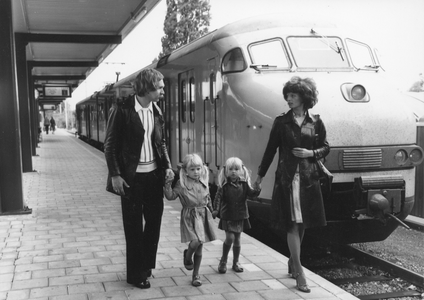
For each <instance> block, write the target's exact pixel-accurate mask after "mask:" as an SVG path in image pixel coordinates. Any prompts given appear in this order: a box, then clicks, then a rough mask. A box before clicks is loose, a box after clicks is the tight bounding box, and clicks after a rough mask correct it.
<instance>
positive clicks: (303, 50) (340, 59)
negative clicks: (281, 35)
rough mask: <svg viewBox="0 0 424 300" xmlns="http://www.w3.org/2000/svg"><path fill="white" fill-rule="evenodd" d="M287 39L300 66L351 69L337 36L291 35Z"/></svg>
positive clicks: (303, 67) (306, 67) (304, 67)
mask: <svg viewBox="0 0 424 300" xmlns="http://www.w3.org/2000/svg"><path fill="white" fill-rule="evenodd" d="M287 41H288V43H289V46H290V50H291V52H292V53H293V58H294V60H295V62H296V65H297V67H298V68H302V69H346V68H350V69H351V67H350V65H349V62H348V60H347V58H346V53H345V51H344V49H343V43H342V41H341V40H340V39H339V38H337V37H289V38H287Z"/></svg>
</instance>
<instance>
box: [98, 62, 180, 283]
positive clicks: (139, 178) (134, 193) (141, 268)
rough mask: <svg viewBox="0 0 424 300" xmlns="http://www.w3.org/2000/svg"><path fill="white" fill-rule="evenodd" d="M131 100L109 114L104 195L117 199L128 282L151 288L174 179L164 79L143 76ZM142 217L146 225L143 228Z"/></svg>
mask: <svg viewBox="0 0 424 300" xmlns="http://www.w3.org/2000/svg"><path fill="white" fill-rule="evenodd" d="M133 86H134V90H135V95H131V96H129V97H128V98H126V99H124V100H123V101H122V102H119V103H117V104H114V105H113V106H112V108H111V109H110V111H109V120H108V123H107V130H106V138H105V142H104V152H105V156H106V161H107V166H108V169H109V175H108V182H107V190H108V191H110V192H112V193H115V194H117V195H120V196H121V206H122V217H123V223H124V232H125V240H126V251H127V261H126V262H127V282H128V283H130V284H133V285H134V286H136V287H138V288H140V289H147V288H150V282H149V280H148V277H150V276H151V275H152V269H154V268H155V266H156V254H157V248H158V243H159V234H160V227H161V222H162V214H163V208H164V204H163V186H164V184H165V180H167V181H168V180H172V179H173V178H174V172H173V171H172V169H171V161H170V159H169V155H168V150H167V147H166V140H165V122H164V119H163V116H162V112H161V110H160V108H159V107H158V106H157V104H156V103H157V102H158V101H159V100H161V99H162V98H163V95H164V90H163V89H164V86H165V85H164V83H163V75H162V74H161V73H160V72H158V71H156V70H155V69H145V70H143V71H141V72H140V73H139V74H138V75H137V77H136V78H135V81H134V82H133ZM143 218H144V221H145V223H144V226H143Z"/></svg>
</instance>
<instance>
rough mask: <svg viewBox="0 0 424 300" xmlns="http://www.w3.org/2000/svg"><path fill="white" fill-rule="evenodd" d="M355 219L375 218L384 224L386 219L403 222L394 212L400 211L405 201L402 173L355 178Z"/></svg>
mask: <svg viewBox="0 0 424 300" xmlns="http://www.w3.org/2000/svg"><path fill="white" fill-rule="evenodd" d="M354 191H355V199H356V201H357V207H362V208H361V209H357V210H355V214H354V216H356V218H357V219H377V220H379V221H381V222H383V223H384V224H386V223H387V220H388V219H394V220H396V221H397V222H401V223H403V222H402V221H401V220H399V219H398V218H397V217H396V216H395V214H399V213H401V211H402V206H403V203H404V201H405V181H404V180H403V177H402V175H380V176H361V177H359V178H355V187H354ZM401 225H402V226H406V224H405V225H404V224H401Z"/></svg>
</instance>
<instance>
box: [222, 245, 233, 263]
mask: <svg viewBox="0 0 424 300" xmlns="http://www.w3.org/2000/svg"><path fill="white" fill-rule="evenodd" d="M233 248H234V247H233ZM230 249H231V245H227V244H226V243H225V242H224V243H223V244H222V257H221V261H224V262H227V259H228V253H229V252H230Z"/></svg>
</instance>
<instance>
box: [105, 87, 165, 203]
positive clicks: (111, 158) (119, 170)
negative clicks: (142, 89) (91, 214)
mask: <svg viewBox="0 0 424 300" xmlns="http://www.w3.org/2000/svg"><path fill="white" fill-rule="evenodd" d="M135 101H137V100H136V98H135V95H131V96H129V97H128V98H125V99H124V100H123V101H122V102H119V103H118V104H114V105H113V106H112V107H111V109H110V111H109V119H108V122H107V129H106V137H105V142H104V153H105V157H106V162H107V167H108V170H109V174H108V180H107V187H106V189H107V190H108V191H109V192H112V193H114V191H113V188H112V180H111V178H112V177H113V176H116V175H120V176H121V177H122V178H123V179H124V180H125V181H126V182H127V184H128V185H129V186H130V189H131V187H132V186H134V184H133V182H134V177H135V173H136V170H137V166H138V162H139V160H140V153H141V146H142V145H143V142H144V128H143V124H142V123H141V120H140V117H139V115H138V113H137V112H136V111H135ZM152 107H153V115H154V124H155V125H154V126H155V128H154V131H153V134H152V142H153V143H152V145H153V151H154V154H155V158H156V164H157V166H158V168H159V169H161V170H162V173H163V174H162V175H163V176H161V178H160V179H162V180H164V177H165V170H166V169H171V161H170V159H169V155H168V150H167V147H166V141H165V122H164V120H163V116H162V112H161V110H160V109H159V107H157V106H156V104H155V103H153V104H152ZM130 192H131V190H128V189H127V188H125V196H126V197H128V196H129V195H130Z"/></svg>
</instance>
